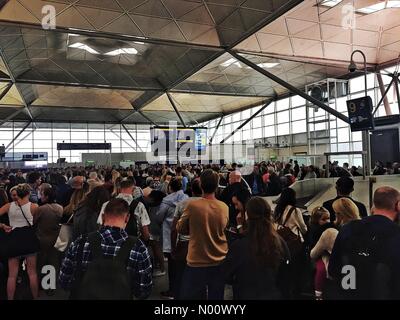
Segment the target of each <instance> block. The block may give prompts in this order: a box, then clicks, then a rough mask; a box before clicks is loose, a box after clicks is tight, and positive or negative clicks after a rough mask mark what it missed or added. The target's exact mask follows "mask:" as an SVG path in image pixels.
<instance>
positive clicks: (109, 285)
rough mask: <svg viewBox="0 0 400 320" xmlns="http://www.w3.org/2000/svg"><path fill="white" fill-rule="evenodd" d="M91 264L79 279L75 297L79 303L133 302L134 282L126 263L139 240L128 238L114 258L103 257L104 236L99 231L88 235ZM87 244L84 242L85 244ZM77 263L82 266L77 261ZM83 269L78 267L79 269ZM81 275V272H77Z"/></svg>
mask: <svg viewBox="0 0 400 320" xmlns="http://www.w3.org/2000/svg"><path fill="white" fill-rule="evenodd" d="M87 239H88V242H89V246H90V251H91V254H92V261H91V262H90V263H89V264H88V267H87V270H86V271H85V272H84V273H83V274H82V275H81V276H80V279H77V280H78V281H79V283H78V286H77V287H76V289H75V290H76V292H75V293H74V298H75V299H77V300H131V299H132V297H133V296H132V288H131V279H130V276H129V273H128V271H127V269H126V268H127V262H128V259H129V255H130V252H131V250H132V248H133V246H134V245H135V243H136V240H135V239H133V238H131V237H128V238H127V239H126V241H125V242H124V243H123V244H122V246H121V248H120V249H119V251H118V253H117V255H116V256H115V257H107V256H104V254H103V251H102V249H101V236H100V234H99V233H98V232H97V231H96V232H93V233H90V234H89V235H88V238H87ZM84 243H85V241H83V244H84ZM78 263H80V262H79V261H78ZM80 268H81V266H80V265H79V266H78V269H80ZM77 273H78V274H81V271H78V272H77Z"/></svg>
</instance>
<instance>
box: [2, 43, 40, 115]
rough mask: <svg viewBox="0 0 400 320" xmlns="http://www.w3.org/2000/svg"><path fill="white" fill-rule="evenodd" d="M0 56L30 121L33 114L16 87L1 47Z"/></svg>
mask: <svg viewBox="0 0 400 320" xmlns="http://www.w3.org/2000/svg"><path fill="white" fill-rule="evenodd" d="M0 57H1V59H2V60H3V63H4V66H5V67H6V69H7V71H8V74H9V76H10V79H11V82H12V83H13V84H14V85H15V88H16V89H17V90H18V93H19V95H20V96H21V99H22V102H23V104H24V107H25V109H26V111H27V112H28V115H29V117H30V118H31V121H33V115H32V113H31V110H29V107H28V104H27V103H26V101H25V98H24V95H23V94H22V92H21V90H20V89H19V88H18V86H17V82H16V79H15V77H14V74H13V73H12V70H11V68H10V65H9V64H8V61H7V59H6V57H5V55H4V52H3V50H2V49H0Z"/></svg>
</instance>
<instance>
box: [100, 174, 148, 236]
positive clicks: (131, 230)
mask: <svg viewBox="0 0 400 320" xmlns="http://www.w3.org/2000/svg"><path fill="white" fill-rule="evenodd" d="M134 189H135V180H134V179H133V178H127V179H124V180H122V181H121V189H120V193H119V194H118V195H117V197H116V198H117V199H123V200H125V201H126V202H127V203H128V205H129V212H130V213H131V215H130V220H129V222H128V224H127V226H126V232H127V233H128V234H129V235H130V236H134V237H139V236H140V237H141V239H142V240H144V241H147V240H149V239H150V232H149V225H150V218H149V215H148V213H147V210H146V207H145V206H144V204H143V203H142V202H140V201H139V200H137V199H134V197H133V190H134ZM107 204H108V202H106V203H104V204H103V207H102V208H101V210H100V214H99V217H98V219H97V223H98V224H100V225H101V224H102V222H103V221H102V215H103V213H104V209H105V207H106V205H107Z"/></svg>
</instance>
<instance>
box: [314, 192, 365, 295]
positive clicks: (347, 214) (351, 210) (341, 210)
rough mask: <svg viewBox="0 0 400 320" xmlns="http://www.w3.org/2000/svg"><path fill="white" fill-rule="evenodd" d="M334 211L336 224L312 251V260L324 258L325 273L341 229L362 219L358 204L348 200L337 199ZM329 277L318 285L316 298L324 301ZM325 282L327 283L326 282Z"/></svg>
mask: <svg viewBox="0 0 400 320" xmlns="http://www.w3.org/2000/svg"><path fill="white" fill-rule="evenodd" d="M332 207H333V210H334V211H335V214H336V220H335V222H334V225H335V226H334V227H332V228H328V229H326V230H325V231H324V232H323V233H322V235H321V237H320V238H319V240H318V242H317V244H316V245H315V246H314V248H313V249H312V250H311V253H310V256H311V259H314V260H318V259H319V258H321V257H322V261H323V262H324V265H325V271H326V272H327V270H328V265H329V258H330V256H331V254H332V249H333V245H334V244H335V240H336V237H337V235H338V233H339V231H338V230H339V229H340V228H341V227H342V226H343V225H345V224H346V223H348V222H350V221H353V220H358V219H360V212H359V210H358V207H357V206H356V204H355V203H354V202H353V201H352V200H351V199H348V198H340V199H337V200H336V201H335V202H334V203H333V205H332ZM326 279H327V277H325V279H323V280H322V281H321V283H319V284H318V286H317V287H318V290H316V298H317V299H322V296H323V287H324V284H325V282H326ZM324 280H325V281H324Z"/></svg>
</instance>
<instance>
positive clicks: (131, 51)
mask: <svg viewBox="0 0 400 320" xmlns="http://www.w3.org/2000/svg"><path fill="white" fill-rule="evenodd" d="M105 54H106V55H107V56H118V55H120V54H138V51H137V50H136V49H135V48H121V49H116V50H113V51H110V52H107V53H105Z"/></svg>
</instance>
